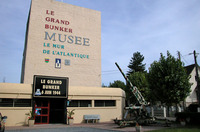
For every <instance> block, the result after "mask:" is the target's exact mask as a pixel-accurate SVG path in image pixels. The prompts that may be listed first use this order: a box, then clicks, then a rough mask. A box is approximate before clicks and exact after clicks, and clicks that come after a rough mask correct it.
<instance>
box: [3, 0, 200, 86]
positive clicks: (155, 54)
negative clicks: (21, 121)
mask: <svg viewBox="0 0 200 132" xmlns="http://www.w3.org/2000/svg"><path fill="white" fill-rule="evenodd" d="M57 1H63V2H65V3H68V4H73V5H76V6H81V7H85V8H89V9H94V10H98V11H100V12H101V40H102V43H101V46H102V49H101V50H102V74H101V76H102V83H103V84H104V85H108V84H109V83H110V82H113V81H114V80H121V81H124V79H123V77H122V75H121V74H120V72H119V71H118V69H117V67H116V66H115V64H114V63H115V62H117V63H118V64H119V65H120V66H121V68H122V69H123V71H124V72H125V73H126V72H127V71H128V68H127V66H128V64H129V62H130V59H131V57H132V56H133V53H134V52H137V51H138V52H140V53H141V54H142V55H143V56H144V57H145V60H144V63H146V69H147V70H148V68H149V67H150V64H151V63H153V61H157V60H159V58H160V53H163V54H164V55H166V53H167V50H168V51H169V52H170V53H171V54H172V55H173V56H175V57H177V51H180V52H181V57H182V61H183V62H184V63H185V65H190V64H193V63H194V57H193V55H188V54H189V53H192V52H193V51H194V50H196V52H197V53H200V1H199V0H57ZM30 2H31V0H1V1H0V16H1V20H0V26H1V28H0V62H1V63H0V82H3V80H5V82H8V83H19V82H20V76H21V64H22V55H23V48H24V40H25V31H26V23H27V18H28V13H29V7H30ZM197 62H198V64H199V63H200V55H199V56H198V57H197Z"/></svg>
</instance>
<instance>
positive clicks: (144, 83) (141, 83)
mask: <svg viewBox="0 0 200 132" xmlns="http://www.w3.org/2000/svg"><path fill="white" fill-rule="evenodd" d="M128 78H129V80H130V81H131V83H132V84H133V86H136V87H137V88H138V90H139V91H140V93H141V94H142V96H143V97H144V99H145V100H146V101H148V100H149V87H148V80H147V73H144V72H133V73H132V74H130V75H129V77H128ZM125 91H126V96H127V100H129V101H128V102H129V104H135V103H137V99H136V97H135V96H134V94H133V93H132V92H131V90H130V85H129V84H127V88H126V90H125Z"/></svg>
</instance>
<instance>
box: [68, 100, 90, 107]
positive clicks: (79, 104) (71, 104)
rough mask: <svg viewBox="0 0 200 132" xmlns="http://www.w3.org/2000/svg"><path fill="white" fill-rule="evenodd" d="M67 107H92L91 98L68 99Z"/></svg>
mask: <svg viewBox="0 0 200 132" xmlns="http://www.w3.org/2000/svg"><path fill="white" fill-rule="evenodd" d="M68 107H92V101H91V100H70V101H69V106H68Z"/></svg>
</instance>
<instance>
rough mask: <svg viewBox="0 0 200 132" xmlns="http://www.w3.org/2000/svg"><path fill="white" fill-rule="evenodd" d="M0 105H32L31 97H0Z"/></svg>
mask: <svg viewBox="0 0 200 132" xmlns="http://www.w3.org/2000/svg"><path fill="white" fill-rule="evenodd" d="M0 107H31V99H0Z"/></svg>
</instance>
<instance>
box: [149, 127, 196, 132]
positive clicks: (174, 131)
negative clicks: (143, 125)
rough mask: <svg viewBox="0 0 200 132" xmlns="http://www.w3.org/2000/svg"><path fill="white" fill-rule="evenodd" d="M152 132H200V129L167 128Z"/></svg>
mask: <svg viewBox="0 0 200 132" xmlns="http://www.w3.org/2000/svg"><path fill="white" fill-rule="evenodd" d="M151 132H200V128H187V127H186V128H167V129H161V130H154V131H151Z"/></svg>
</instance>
